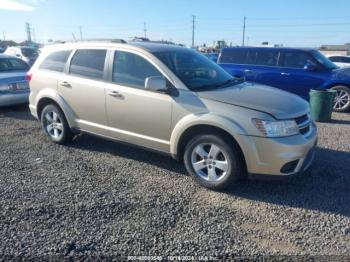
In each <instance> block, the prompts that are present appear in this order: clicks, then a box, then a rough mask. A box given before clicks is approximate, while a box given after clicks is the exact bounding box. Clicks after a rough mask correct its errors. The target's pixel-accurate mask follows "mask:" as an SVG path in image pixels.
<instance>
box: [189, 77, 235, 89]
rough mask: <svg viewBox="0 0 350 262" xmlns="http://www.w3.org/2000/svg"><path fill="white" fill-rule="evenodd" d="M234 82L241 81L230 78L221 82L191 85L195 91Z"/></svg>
mask: <svg viewBox="0 0 350 262" xmlns="http://www.w3.org/2000/svg"><path fill="white" fill-rule="evenodd" d="M235 82H237V83H240V82H241V81H239V79H238V78H231V79H229V80H226V81H224V82H221V83H217V84H210V85H201V86H196V87H193V88H194V89H195V90H196V91H200V90H204V89H209V88H217V87H223V86H226V85H228V84H231V83H235Z"/></svg>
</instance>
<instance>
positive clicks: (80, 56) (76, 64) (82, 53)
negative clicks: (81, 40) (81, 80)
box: [69, 49, 107, 79]
mask: <svg viewBox="0 0 350 262" xmlns="http://www.w3.org/2000/svg"><path fill="white" fill-rule="evenodd" d="M106 52H107V51H106V50H93V49H82V50H77V51H76V52H75V54H74V56H73V58H72V61H71V65H70V71H69V73H70V74H73V75H79V76H85V77H88V78H95V79H102V78H103V70H104V64H105V58H106Z"/></svg>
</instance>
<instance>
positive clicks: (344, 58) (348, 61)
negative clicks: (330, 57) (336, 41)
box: [342, 57, 350, 63]
mask: <svg viewBox="0 0 350 262" xmlns="http://www.w3.org/2000/svg"><path fill="white" fill-rule="evenodd" d="M342 60H343V61H342V62H343V63H350V57H343V59H342Z"/></svg>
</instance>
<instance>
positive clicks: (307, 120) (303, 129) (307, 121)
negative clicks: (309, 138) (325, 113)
mask: <svg viewBox="0 0 350 262" xmlns="http://www.w3.org/2000/svg"><path fill="white" fill-rule="evenodd" d="M294 120H295V122H296V123H297V125H298V127H299V131H300V134H302V135H308V133H309V132H310V131H311V125H312V120H311V117H310V114H306V115H302V116H299V117H297V118H295V119H294Z"/></svg>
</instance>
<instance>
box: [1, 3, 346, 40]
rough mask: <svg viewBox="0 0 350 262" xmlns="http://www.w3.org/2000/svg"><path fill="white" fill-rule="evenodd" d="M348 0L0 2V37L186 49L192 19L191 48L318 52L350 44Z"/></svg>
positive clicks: (189, 38) (189, 37)
mask: <svg viewBox="0 0 350 262" xmlns="http://www.w3.org/2000/svg"><path fill="white" fill-rule="evenodd" d="M349 10H350V1H349V0H332V1H329V0H308V1H306V0H249V1H244V0H241V1H238V0H220V1H215V0H211V1H208V0H187V1H186V0H0V38H1V39H3V38H4V37H5V39H7V40H9V39H11V40H15V41H23V40H25V39H26V33H25V23H26V22H28V23H30V25H31V27H32V28H33V29H34V38H35V40H36V41H38V42H41V43H47V41H48V40H49V39H52V40H66V41H67V40H73V34H74V36H75V37H76V38H78V39H79V38H80V27H81V29H82V37H83V38H90V39H92V38H122V39H126V40H128V39H130V37H134V36H144V27H145V26H144V23H146V29H147V32H146V35H147V37H148V38H150V39H152V40H170V41H174V42H177V43H183V44H186V45H190V44H191V41H192V16H193V15H195V45H202V44H204V43H206V44H207V45H211V44H213V41H215V40H225V41H226V42H227V43H229V44H230V43H232V44H233V45H240V44H241V43H242V31H243V29H242V28H243V17H244V16H246V38H245V41H246V44H248V45H258V44H261V43H262V42H263V41H268V42H269V43H270V44H283V45H284V46H296V47H301V46H303V47H318V46H320V45H322V44H344V43H348V42H350V12H349Z"/></svg>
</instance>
